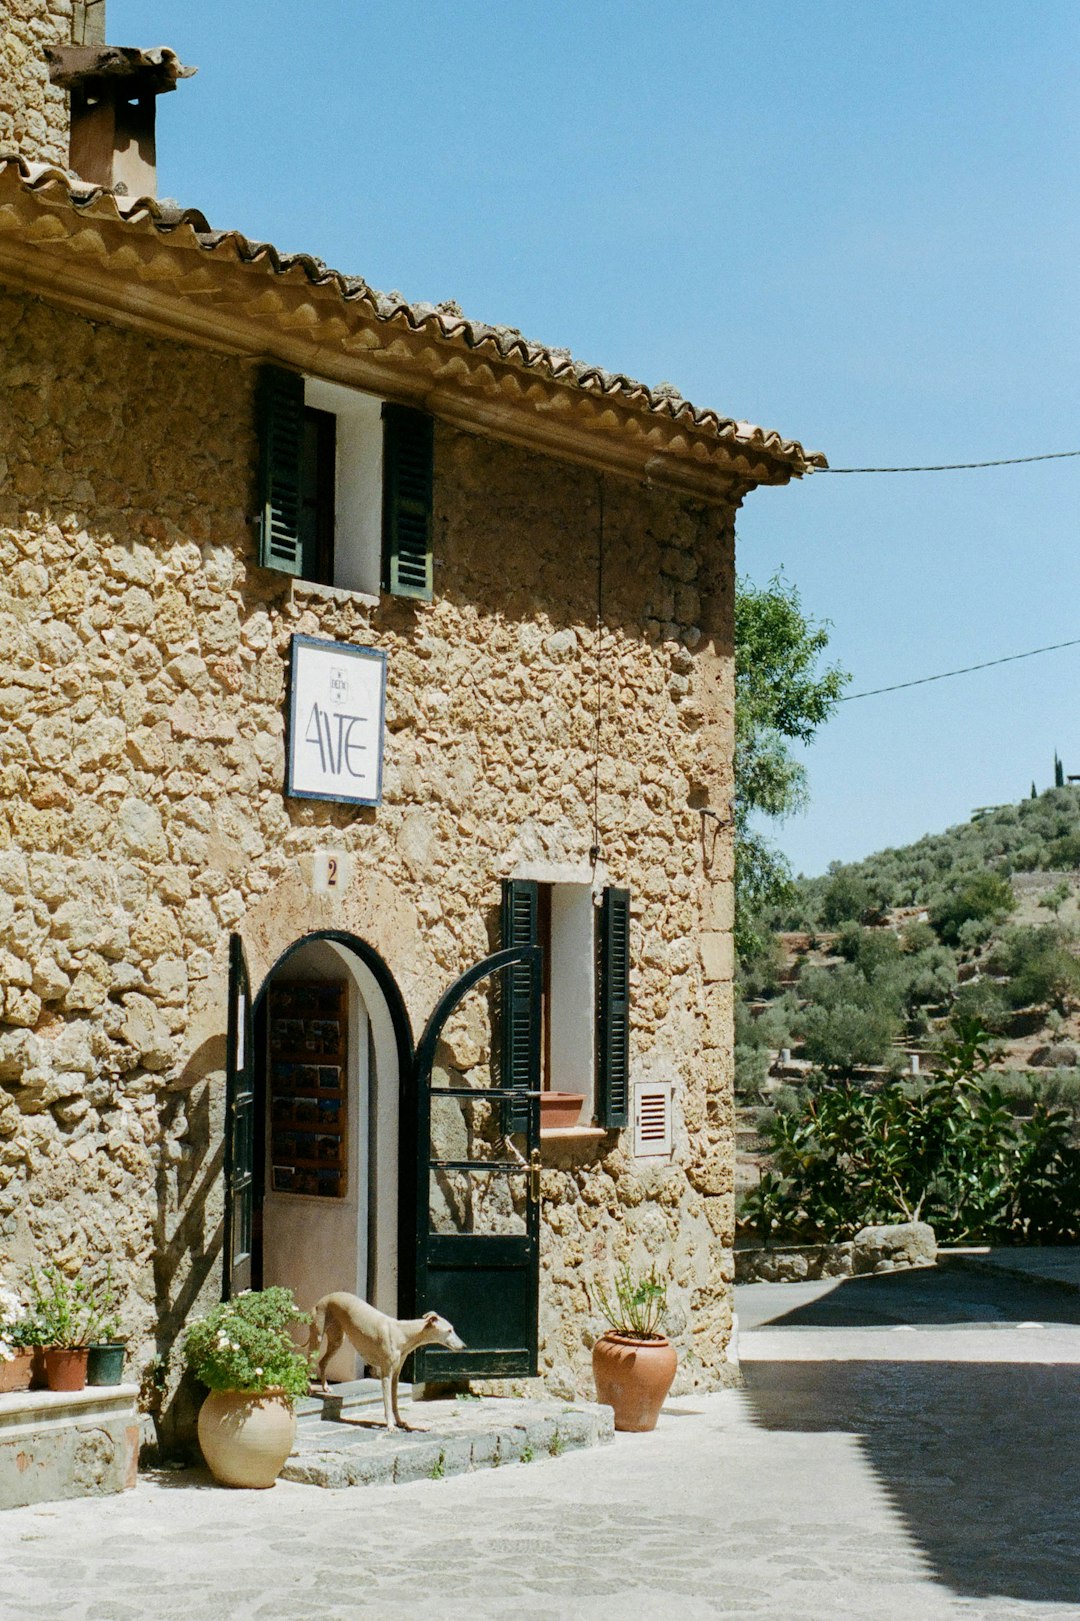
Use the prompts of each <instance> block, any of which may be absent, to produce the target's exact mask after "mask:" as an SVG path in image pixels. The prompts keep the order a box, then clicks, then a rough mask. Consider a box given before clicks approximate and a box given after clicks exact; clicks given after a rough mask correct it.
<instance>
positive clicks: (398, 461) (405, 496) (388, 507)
mask: <svg viewBox="0 0 1080 1621" xmlns="http://www.w3.org/2000/svg"><path fill="white" fill-rule="evenodd" d="M433 449H434V431H433V424H432V420H431V418H430V417H429V416H427V415H426V414H425V413H424V412H423V411H414V410H413V409H412V408H411V407H410V406H406V405H384V406H383V562H382V587H383V590H384V591H388V592H390V594H391V595H392V596H395V597H418V598H421V599H422V600H424V601H428V602H430V600H431V595H432V568H431V497H432V482H433V480H432V463H433Z"/></svg>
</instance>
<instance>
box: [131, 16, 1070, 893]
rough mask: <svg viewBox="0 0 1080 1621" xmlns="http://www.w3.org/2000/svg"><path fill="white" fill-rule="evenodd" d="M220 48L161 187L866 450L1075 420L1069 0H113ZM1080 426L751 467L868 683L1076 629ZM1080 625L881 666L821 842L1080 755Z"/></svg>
mask: <svg viewBox="0 0 1080 1621" xmlns="http://www.w3.org/2000/svg"><path fill="white" fill-rule="evenodd" d="M108 19H109V27H108V34H109V39H110V41H111V42H114V43H117V44H139V45H147V44H158V43H165V44H169V45H172V46H173V47H174V48H175V49H177V50H178V51H179V52H180V54H181V56H182V57H183V59H184V60H185V61H188V62H192V63H195V64H196V65H197V66H198V67H199V69H200V72H199V75H198V77H197V78H196V79H194V80H192V81H191V82H190V83H187V84H183V85H181V86H180V88H179V90H178V92H177V94H176V95H175V96H170V97H168V98H167V99H166V100H164V101H163V102H162V104H161V116H160V125H161V136H160V145H159V151H160V160H161V169H162V174H161V187H162V191H163V192H164V193H167V194H170V195H174V196H176V197H178V198H179V199H180V200H181V201H182V202H185V203H190V204H194V205H196V206H198V207H201V208H202V209H203V211H204V212H205V213H206V214H207V215H208V216H209V218H210V220H211V222H212V223H213V224H214V225H216V226H221V227H237V228H239V229H241V230H244V231H246V232H247V233H248V234H250V235H252V236H255V237H260V238H266V239H269V240H270V241H273V242H274V243H276V244H277V245H278V246H279V247H282V248H285V249H303V250H306V251H308V252H312V253H315V254H317V255H319V256H320V257H321V258H324V259H326V260H327V261H328V262H329V263H331V264H333V265H335V266H336V267H337V268H339V269H342V270H346V271H351V272H355V273H358V274H360V275H363V276H365V277H366V278H367V279H368V280H369V281H370V282H372V283H373V284H374V285H375V286H377V287H381V288H383V289H386V290H390V289H392V288H398V289H400V290H401V291H403V292H404V293H406V294H407V295H408V296H410V297H413V298H424V299H434V300H438V299H442V298H456V299H457V300H458V301H459V302H460V303H461V305H462V306H463V308H464V309H465V311H466V313H467V314H470V315H473V316H475V317H476V318H478V319H480V320H487V321H503V322H506V323H508V324H510V325H512V326H517V327H520V328H521V329H522V330H523V331H524V332H526V333H527V334H528V335H529V336H531V337H536V338H540V339H543V340H545V341H547V342H550V343H555V344H565V345H569V346H570V347H571V348H572V349H573V350H574V352H575V354H577V355H579V356H580V357H581V358H583V359H586V360H590V361H595V362H597V363H599V364H601V365H605V366H608V367H610V368H611V369H614V370H621V371H626V372H629V373H630V374H631V375H632V376H636V377H641V378H643V379H644V380H645V381H646V382H651V383H655V382H659V381H660V380H662V379H668V380H670V381H672V382H674V383H676V384H677V385H678V386H679V388H680V389H681V390H682V391H683V393H684V394H686V395H687V396H688V397H689V398H690V399H692V400H693V401H694V402H695V403H696V404H700V405H709V406H713V407H715V408H717V409H719V410H720V411H722V412H724V413H726V414H728V415H731V416H734V417H747V418H749V419H751V420H752V421H755V422H760V423H763V424H765V425H766V426H768V427H772V428H778V429H780V430H781V431H782V432H783V433H785V434H787V435H791V436H794V437H797V438H799V439H801V440H802V441H803V442H804V443H805V444H806V445H808V446H811V447H813V448H818V449H822V450H824V451H825V452H826V453H827V455H828V456H829V459H830V461H831V462H832V463H833V464H834V465H836V466H850V465H859V466H861V465H864V464H874V465H877V464H881V463H897V462H901V463H903V462H936V461H965V460H976V459H982V458H988V457H996V456H1009V455H1026V454H1034V453H1037V452H1040V451H1045V450H1070V449H1076V448H1080V411H1078V409H1077V404H1078V390H1080V337H1078V325H1077V314H1078V309H1077V303H1078V300H1077V277H1078V265H1080V223H1078V203H1080V196H1078V192H1080V188H1078V185H1077V179H1078V173H1080V139H1078V137H1080V106H1078V98H1077V83H1078V81H1080V6H1077V4H1076V3H1075V0H1030V3H1028V4H1024V5H1021V4H1019V3H1018V0H978V3H977V4H976V3H975V0H906V3H903V4H900V3H896V0H873V3H871V4H868V3H866V0H844V3H838V0H813V3H811V0H804V3H803V4H801V5H794V6H792V5H784V6H781V5H772V6H757V7H752V8H749V7H746V6H738V5H735V4H733V3H727V0H711V3H710V0H705V3H702V4H698V5H693V6H690V5H688V6H672V5H657V4H656V3H655V0H501V3H498V4H496V3H494V0H488V3H486V4H478V3H475V0H423V3H420V0H416V3H408V0H380V3H379V4H378V5H375V4H370V3H369V0H303V3H301V0H259V3H255V0H228V3H222V0H108ZM1078 498H1080V460H1077V461H1072V462H1059V463H1053V462H1051V463H1045V464H1040V465H1036V466H1034V467H1029V468H1024V467H1015V468H1003V469H1000V470H996V471H990V472H980V473H952V474H926V475H911V476H895V477H877V478H874V477H868V478H834V477H831V476H830V477H818V478H816V479H813V480H808V481H806V482H805V483H803V484H801V485H793V486H790V487H788V488H787V489H784V490H776V491H773V490H764V491H759V492H757V493H755V494H754V495H752V496H751V497H750V499H749V501H748V503H747V507H746V510H745V512H744V514H743V515H742V521H741V525H740V531H739V565H740V569H741V570H742V571H743V572H744V573H746V574H749V575H750V576H751V577H753V578H754V579H756V580H759V581H763V580H766V579H768V577H769V576H770V575H771V574H772V573H773V571H774V570H776V569H778V568H783V569H784V571H785V572H786V574H787V576H788V578H789V579H790V580H792V581H793V582H795V583H796V584H797V585H798V587H799V589H800V591H801V593H802V596H803V601H804V604H805V606H806V607H807V609H808V610H809V611H810V612H811V613H812V614H814V615H815V616H817V617H819V618H828V619H829V620H831V622H832V626H833V630H832V645H833V650H834V653H835V656H836V658H837V659H838V660H839V661H840V662H841V663H842V664H843V665H844V666H845V667H846V668H847V669H849V670H850V671H851V672H852V674H853V677H854V679H853V682H852V686H851V688H850V690H852V691H857V690H860V689H862V688H865V687H876V686H881V685H885V684H887V683H889V682H891V681H899V680H903V679H906V678H910V677H912V676H916V675H923V674H933V673H935V672H936V671H939V670H947V669H950V668H953V667H954V666H957V665H964V664H971V663H976V662H978V661H979V660H981V659H985V658H992V657H994V656H997V655H1001V654H1007V653H1013V652H1020V651H1023V650H1024V649H1026V648H1029V647H1037V646H1040V645H1042V644H1044V643H1049V642H1058V641H1064V640H1066V639H1067V638H1069V637H1072V636H1080V560H1078V555H1080V554H1078V546H1077V540H1078V535H1077V515H1078V510H1080V499H1078ZM1078 692H1080V648H1076V649H1073V650H1070V651H1066V652H1060V653H1052V654H1049V655H1047V656H1046V657H1044V658H1039V659H1033V660H1030V661H1029V662H1026V663H1021V664H1017V665H1012V666H1005V668H1004V669H1002V670H999V671H988V672H985V673H983V674H980V675H972V676H965V677H961V678H959V679H958V680H955V681H948V682H941V683H938V684H935V685H933V686H930V687H926V688H922V689H919V688H917V689H915V691H914V692H909V693H897V694H894V695H891V696H888V697H882V698H871V699H867V700H866V701H865V702H859V703H850V704H847V705H845V706H843V708H842V709H841V711H840V713H839V714H838V716H837V718H836V719H835V720H834V721H832V722H831V723H830V725H829V726H828V727H827V728H826V729H825V730H824V731H823V732H822V733H821V735H820V737H819V739H818V740H817V741H816V742H815V744H814V745H813V747H812V749H811V750H810V751H809V753H808V756H807V763H808V765H809V769H810V780H811V789H812V796H813V798H812V805H811V808H810V810H809V812H808V813H807V814H806V815H805V816H801V817H799V818H797V819H794V820H792V821H790V822H789V823H788V824H787V825H786V826H785V827H784V828H783V829H781V830H780V834H779V842H780V844H781V846H782V847H783V848H785V849H786V850H787V851H788V853H789V855H790V856H791V858H792V860H793V861H794V863H795V865H796V867H798V868H802V869H803V870H805V871H807V872H815V871H820V870H821V869H822V868H823V867H824V866H825V864H826V863H827V862H828V861H829V860H831V859H834V858H840V859H851V858H854V857H856V856H859V855H861V854H865V853H867V852H869V851H870V850H873V849H877V848H880V847H882V846H884V845H886V844H895V843H902V842H906V841H907V840H909V839H911V838H916V837H918V836H919V835H920V834H921V833H924V832H929V831H936V830H938V829H940V828H942V827H944V826H946V825H948V824H950V823H952V822H955V821H957V820H961V819H963V818H965V817H966V816H967V815H968V814H969V812H970V810H971V809H972V808H973V807H974V806H976V805H983V804H993V803H997V802H1000V801H1004V800H1010V799H1015V798H1017V797H1019V796H1020V795H1021V794H1023V793H1025V792H1026V791H1027V790H1028V788H1029V786H1030V783H1031V780H1032V778H1034V779H1035V780H1036V782H1037V783H1038V785H1039V786H1040V787H1045V786H1047V785H1048V784H1049V782H1050V780H1051V769H1052V759H1053V752H1054V749H1055V748H1057V749H1058V750H1059V751H1060V753H1061V754H1062V756H1063V758H1064V760H1065V763H1066V769H1068V770H1075V771H1078V772H1080V718H1078V713H1077V709H1078V705H1077V694H1078Z"/></svg>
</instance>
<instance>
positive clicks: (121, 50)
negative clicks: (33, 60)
mask: <svg viewBox="0 0 1080 1621" xmlns="http://www.w3.org/2000/svg"><path fill="white" fill-rule="evenodd" d="M45 57H46V60H47V61H48V64H49V79H50V82H51V83H52V84H55V85H59V86H60V88H61V89H62V90H79V89H82V90H91V89H92V88H95V87H103V86H104V85H105V84H107V83H108V82H109V81H112V82H116V81H122V82H123V85H124V93H125V94H144V93H146V92H150V93H151V94H153V95H155V96H160V95H164V94H165V92H166V91H169V90H175V89H176V82H177V80H178V79H190V78H191V77H192V75H193V74H195V73H197V72H198V71H199V70H198V68H188V67H185V66H184V64H183V63H182V62H181V60H180V58H179V57H178V56H177V54H176V52H175V51H172V50H170V49H169V47H168V46H167V45H155V46H153V47H151V49H149V50H145V51H144V50H140V49H139V48H138V47H137V46H135V45H46V47H45Z"/></svg>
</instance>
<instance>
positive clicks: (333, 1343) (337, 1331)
mask: <svg viewBox="0 0 1080 1621" xmlns="http://www.w3.org/2000/svg"><path fill="white" fill-rule="evenodd" d="M325 1332H326V1350H325V1351H324V1352H323V1354H322V1356H321V1357H320V1358H319V1388H320V1389H321V1391H322V1393H323V1395H324V1396H329V1394H330V1386H329V1385H328V1384H327V1382H326V1368H327V1364H328V1363H329V1361H330V1358H331V1357H332V1356H333V1354H334V1352H335V1351H338V1350H340V1349H341V1342H342V1340H343V1339H344V1338H345V1331H344V1329H343V1328H342V1326H341V1324H340V1323H339V1322H338V1320H337V1318H336V1317H331V1315H330V1313H329V1312H327V1314H326V1330H325Z"/></svg>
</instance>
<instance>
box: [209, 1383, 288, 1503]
mask: <svg viewBox="0 0 1080 1621" xmlns="http://www.w3.org/2000/svg"><path fill="white" fill-rule="evenodd" d="M295 1437H296V1416H295V1414H294V1413H293V1410H292V1404H291V1403H290V1401H289V1399H288V1397H287V1396H285V1395H283V1394H282V1393H281V1392H280V1391H265V1392H260V1391H252V1390H212V1391H211V1392H210V1394H209V1396H207V1398H206V1400H205V1401H204V1402H203V1404H202V1407H201V1408H200V1409H199V1445H200V1447H202V1454H203V1457H204V1458H205V1459H206V1461H207V1463H208V1464H209V1466H210V1472H211V1474H212V1475H213V1477H214V1479H215V1480H217V1481H219V1482H220V1483H221V1485H223V1486H256V1487H260V1488H263V1487H266V1486H272V1485H273V1484H274V1482H275V1480H276V1479H277V1477H278V1475H279V1474H280V1473H281V1470H282V1468H283V1466H284V1463H285V1459H286V1458H287V1457H288V1456H289V1453H290V1452H291V1451H292V1444H293V1441H294V1439H295Z"/></svg>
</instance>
